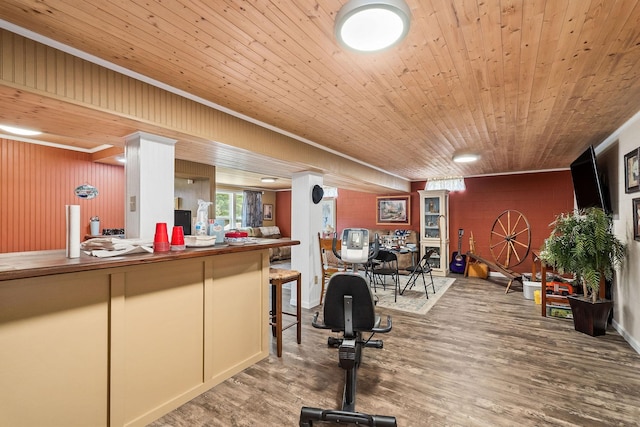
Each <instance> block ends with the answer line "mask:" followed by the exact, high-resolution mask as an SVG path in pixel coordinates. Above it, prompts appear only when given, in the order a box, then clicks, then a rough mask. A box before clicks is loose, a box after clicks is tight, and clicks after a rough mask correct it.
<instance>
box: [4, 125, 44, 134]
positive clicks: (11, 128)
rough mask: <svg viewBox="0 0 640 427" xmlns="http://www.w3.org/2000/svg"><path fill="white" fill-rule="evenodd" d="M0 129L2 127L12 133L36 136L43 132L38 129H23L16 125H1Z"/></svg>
mask: <svg viewBox="0 0 640 427" xmlns="http://www.w3.org/2000/svg"><path fill="white" fill-rule="evenodd" d="M0 129H2V130H3V131H5V132H9V133H12V134H14V135H22V136H36V135H40V134H41V133H42V132H39V131H37V130H29V129H22V128H17V127H15V126H5V125H0Z"/></svg>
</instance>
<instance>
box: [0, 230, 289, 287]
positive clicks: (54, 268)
mask: <svg viewBox="0 0 640 427" xmlns="http://www.w3.org/2000/svg"><path fill="white" fill-rule="evenodd" d="M107 237H108V236H107ZM299 244H300V242H299V241H297V240H288V239H256V243H250V244H246V245H242V246H230V245H226V246H208V247H201V248H187V249H185V250H184V251H170V252H159V253H152V254H131V255H122V256H116V257H107V258H98V257H94V256H91V255H87V254H85V253H84V252H82V251H81V252H80V257H79V258H67V257H66V256H65V251H64V250H50V251H33V252H10V253H4V254H0V282H1V281H4V280H12V279H22V278H26V277H39V276H47V275H51V274H61V273H73V272H79V271H90V270H97V269H101V268H112V267H123V266H128V265H137V264H150V263H156V262H163V261H168V260H177V259H188V258H196V257H202V256H208V255H222V254H231V253H242V252H248V251H256V250H260V249H269V248H277V247H282V246H295V245H299Z"/></svg>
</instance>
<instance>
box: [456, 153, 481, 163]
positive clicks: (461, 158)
mask: <svg viewBox="0 0 640 427" xmlns="http://www.w3.org/2000/svg"><path fill="white" fill-rule="evenodd" d="M479 158H480V156H479V155H478V154H471V153H465V154H456V155H455V156H453V161H454V162H456V163H471V162H475V161H477V160H478V159H479Z"/></svg>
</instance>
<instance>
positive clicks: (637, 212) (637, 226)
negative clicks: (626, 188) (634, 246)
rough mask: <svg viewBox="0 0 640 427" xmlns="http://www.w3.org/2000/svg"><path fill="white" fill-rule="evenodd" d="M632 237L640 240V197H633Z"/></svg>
mask: <svg viewBox="0 0 640 427" xmlns="http://www.w3.org/2000/svg"><path fill="white" fill-rule="evenodd" d="M631 202H632V203H633V216H632V218H633V239H634V240H640V198H638V199H633V200H632V201H631Z"/></svg>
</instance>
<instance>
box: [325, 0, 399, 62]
mask: <svg viewBox="0 0 640 427" xmlns="http://www.w3.org/2000/svg"><path fill="white" fill-rule="evenodd" d="M410 21H411V11H410V10H409V7H408V6H407V4H406V3H405V2H404V1H403V0H349V1H348V2H347V3H346V4H345V5H344V6H342V8H341V9H340V11H339V12H338V15H337V16H336V28H335V34H336V38H337V39H338V41H339V42H340V43H341V44H342V45H343V46H345V47H347V48H349V49H353V50H356V51H359V52H374V51H379V50H383V49H386V48H388V47H391V46H393V45H394V44H396V43H398V42H399V41H400V40H402V39H403V38H404V37H405V36H406V35H407V33H408V32H409V24H410Z"/></svg>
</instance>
